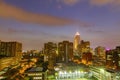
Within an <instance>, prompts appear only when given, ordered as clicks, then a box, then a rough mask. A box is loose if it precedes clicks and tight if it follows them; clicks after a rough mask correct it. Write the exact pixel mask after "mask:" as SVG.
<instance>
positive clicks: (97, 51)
mask: <svg viewBox="0 0 120 80" xmlns="http://www.w3.org/2000/svg"><path fill="white" fill-rule="evenodd" d="M105 52H106V50H105V47H102V46H98V47H96V48H95V55H96V56H98V57H101V58H103V59H105Z"/></svg>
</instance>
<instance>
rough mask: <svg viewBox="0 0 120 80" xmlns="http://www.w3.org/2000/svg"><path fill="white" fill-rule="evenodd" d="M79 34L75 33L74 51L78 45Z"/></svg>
mask: <svg viewBox="0 0 120 80" xmlns="http://www.w3.org/2000/svg"><path fill="white" fill-rule="evenodd" d="M80 42H81V41H80V34H79V32H76V34H75V37H74V50H77V47H78V44H79V43H80Z"/></svg>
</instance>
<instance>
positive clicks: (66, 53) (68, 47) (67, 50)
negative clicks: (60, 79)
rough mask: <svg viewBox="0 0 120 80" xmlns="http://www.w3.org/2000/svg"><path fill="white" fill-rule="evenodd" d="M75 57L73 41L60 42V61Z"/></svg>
mask: <svg viewBox="0 0 120 80" xmlns="http://www.w3.org/2000/svg"><path fill="white" fill-rule="evenodd" d="M72 58H73V43H72V42H69V41H63V42H59V43H58V61H64V62H66V63H67V62H68V61H71V60H72Z"/></svg>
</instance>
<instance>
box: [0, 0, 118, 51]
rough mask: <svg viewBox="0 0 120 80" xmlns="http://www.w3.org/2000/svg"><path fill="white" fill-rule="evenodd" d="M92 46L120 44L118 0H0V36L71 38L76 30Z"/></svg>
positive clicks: (32, 40) (33, 40)
mask: <svg viewBox="0 0 120 80" xmlns="http://www.w3.org/2000/svg"><path fill="white" fill-rule="evenodd" d="M77 31H78V32H79V33H80V37H81V39H83V40H85V41H90V42H91V47H93V48H95V47H97V46H104V47H106V48H115V46H119V45H120V0H0V40H2V41H18V42H22V43H23V49H24V50H30V49H41V48H42V47H43V45H44V43H45V42H48V41H52V42H56V43H57V42H60V41H63V40H69V41H73V38H74V35H75V33H76V32H77Z"/></svg>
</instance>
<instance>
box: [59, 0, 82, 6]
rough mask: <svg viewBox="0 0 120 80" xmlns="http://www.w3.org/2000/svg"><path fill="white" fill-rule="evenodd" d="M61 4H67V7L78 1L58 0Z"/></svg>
mask: <svg viewBox="0 0 120 80" xmlns="http://www.w3.org/2000/svg"><path fill="white" fill-rule="evenodd" d="M60 1H62V2H63V3H65V4H67V5H74V4H76V3H78V2H79V1H80V0H60Z"/></svg>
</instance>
